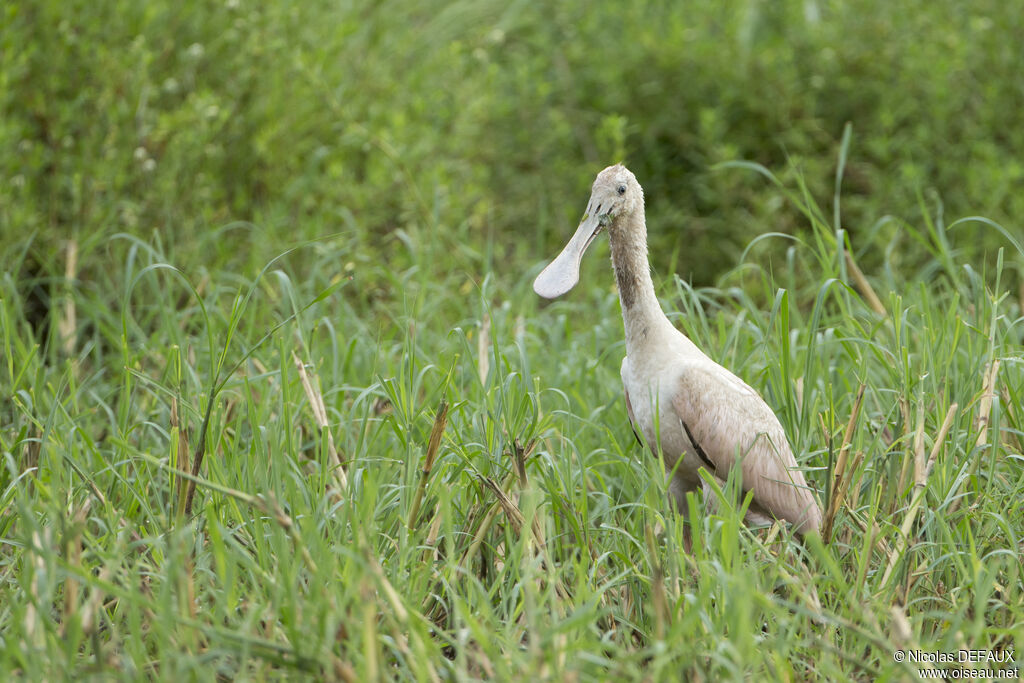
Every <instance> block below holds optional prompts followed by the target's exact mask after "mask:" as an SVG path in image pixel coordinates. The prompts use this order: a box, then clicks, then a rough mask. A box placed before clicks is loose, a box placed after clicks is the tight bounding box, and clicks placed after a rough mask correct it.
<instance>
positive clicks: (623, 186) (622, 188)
mask: <svg viewBox="0 0 1024 683" xmlns="http://www.w3.org/2000/svg"><path fill="white" fill-rule="evenodd" d="M618 193H619V194H620V195H623V194H626V186H625V185H619V189H618Z"/></svg>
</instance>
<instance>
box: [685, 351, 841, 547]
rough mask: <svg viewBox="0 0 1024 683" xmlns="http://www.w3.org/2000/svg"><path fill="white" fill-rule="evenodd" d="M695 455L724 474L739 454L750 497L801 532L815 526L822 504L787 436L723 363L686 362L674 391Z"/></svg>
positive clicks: (764, 406) (753, 392)
mask: <svg viewBox="0 0 1024 683" xmlns="http://www.w3.org/2000/svg"><path fill="white" fill-rule="evenodd" d="M672 409H673V410H674V411H675V414H676V416H677V417H678V418H679V421H680V423H681V424H682V427H683V429H684V430H685V432H686V436H687V438H688V439H689V441H690V443H691V444H692V445H693V449H694V451H695V452H696V454H697V456H698V457H700V458H701V460H703V461H704V462H705V464H707V463H710V464H711V465H712V467H713V469H714V474H717V475H718V476H719V477H720V478H722V479H725V478H726V477H728V476H729V470H730V469H731V468H732V467H733V466H734V465H735V463H736V462H737V460H738V461H739V462H740V463H741V467H742V469H741V473H742V475H743V488H744V489H745V490H748V491H753V493H754V502H755V503H757V505H759V506H760V507H761V508H763V509H764V510H766V511H767V512H769V513H770V514H772V515H774V516H775V517H777V518H779V519H785V520H787V521H790V522H793V523H794V524H796V525H797V530H798V531H800V532H801V533H804V532H807V531H811V530H816V529H817V528H818V526H819V525H820V524H821V510H820V508H819V507H818V504H817V502H816V501H815V499H814V496H813V495H812V494H811V491H810V489H808V487H807V482H806V481H805V480H804V475H803V472H801V471H800V470H798V469H796V467H797V464H796V459H795V458H794V457H793V451H792V450H791V449H790V447H789V442H788V441H786V433H785V431H783V429H782V425H781V424H779V420H778V418H776V417H775V413H773V412H772V410H771V408H769V407H768V405H767V404H766V403H765V402H764V400H763V399H762V398H761V397H760V396H759V395H758V394H757V392H755V391H754V390H753V389H751V388H750V387H749V386H747V384H745V383H744V382H743V381H742V380H740V379H739V378H738V377H736V376H735V375H733V374H732V373H730V372H728V371H727V370H725V369H724V368H721V367H719V366H714V369H711V368H708V367H704V366H703V365H690V366H687V368H686V369H685V370H684V372H683V373H682V376H681V377H680V379H679V386H678V387H677V389H676V391H675V392H674V394H673V396H672Z"/></svg>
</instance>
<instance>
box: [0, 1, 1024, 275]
mask: <svg viewBox="0 0 1024 683" xmlns="http://www.w3.org/2000/svg"><path fill="white" fill-rule="evenodd" d="M1022 9H1024V7H1022V6H1021V3H1020V2H1009V3H1003V2H994V1H982V2H975V3H970V4H963V3H958V2H954V1H953V0H938V1H929V2H925V1H924V0H910V1H909V2H903V3H890V2H882V1H881V0H863V1H861V2H854V3H840V2H819V1H816V0H800V1H799V2H797V1H790V2H781V3H774V2H758V1H756V0H729V1H727V2H716V3H711V2H701V3H686V4H682V3H671V4H662V3H621V2H615V3H611V2H599V3H557V4H555V5H554V6H546V5H534V4H530V3H521V2H514V3H506V2H494V1H491V0H483V1H473V2H438V1H436V0H427V1H425V2H416V3H409V2H378V1H377V0H373V1H370V2H367V1H360V0H355V1H352V2H323V1H313V2H306V3H256V2H243V1H242V0H227V1H226V2H212V1H204V0H193V1H190V2H177V3H171V2H147V3H136V2H124V1H115V0H111V1H108V2H101V3H91V2H81V1H78V2H66V1H64V0H62V1H61V2H57V1H56V0H32V1H31V2H23V1H18V0H11V1H9V2H6V3H4V6H3V9H2V12H3V20H2V21H3V30H2V31H0V45H2V49H0V60H2V62H0V84H2V87H0V106H2V116H0V182H2V183H3V186H4V188H5V190H4V192H3V193H0V221H2V226H0V229H2V234H3V239H4V240H5V241H7V240H10V239H12V238H14V239H21V238H24V237H25V236H35V242H34V246H33V248H32V254H33V255H32V257H31V259H30V260H32V261H33V262H34V263H36V264H37V267H38V269H39V270H40V271H45V272H60V268H59V267H57V266H54V267H53V268H52V270H51V269H50V268H49V267H48V264H47V263H46V262H47V261H48V260H50V259H52V258H54V254H55V253H56V251H57V248H58V247H59V245H60V244H61V242H62V240H65V239H67V238H68V237H72V236H73V237H75V238H76V239H77V241H78V242H79V243H80V244H81V245H82V248H81V251H82V263H83V268H84V269H85V271H86V272H88V270H89V269H90V268H93V269H95V268H102V267H103V262H104V261H103V256H102V254H103V250H102V249H99V250H97V249H96V247H97V246H99V245H102V244H103V243H105V242H106V241H107V239H108V238H109V236H111V235H113V234H115V233H119V232H127V233H131V234H138V235H142V236H147V237H148V236H152V235H154V234H155V235H156V236H157V237H158V238H159V239H160V240H161V241H162V242H163V243H164V244H165V245H166V247H167V248H168V250H169V251H170V252H171V254H173V258H174V259H175V262H176V263H178V264H179V265H182V266H183V267H212V265H211V264H212V263H213V262H215V261H216V262H217V263H225V262H227V263H234V264H235V265H240V264H239V263H238V262H239V261H241V262H242V263H246V264H255V263H263V262H265V261H266V260H267V258H269V257H270V256H273V255H275V254H277V253H280V251H281V250H282V249H284V248H287V246H289V245H291V244H294V243H296V242H297V241H301V240H305V239H313V238H317V237H320V236H323V235H325V234H330V233H335V232H339V231H346V233H345V234H346V237H345V239H346V240H347V241H349V246H350V247H351V249H352V252H353V253H356V254H358V255H359V256H360V258H363V259H368V260H373V259H389V258H395V257H396V256H395V252H396V251H400V250H399V249H398V245H399V241H398V240H399V239H400V238H401V236H402V235H403V234H410V233H420V232H425V231H430V232H429V234H430V236H431V238H432V239H436V240H438V241H439V242H440V243H441V245H442V246H446V247H447V251H448V253H450V254H451V261H450V262H448V263H440V264H436V266H437V267H439V268H444V269H467V270H469V271H470V272H474V273H479V272H480V271H481V269H484V268H490V267H492V266H493V265H494V263H501V264H503V265H502V267H500V268H497V270H499V271H502V269H503V268H507V269H509V270H511V269H513V268H518V270H517V271H515V275H518V274H519V273H520V272H521V271H522V270H523V269H526V268H528V267H530V266H533V265H535V264H537V263H538V262H540V261H541V260H542V259H544V258H545V257H548V256H550V254H551V253H552V251H553V250H555V249H557V248H558V246H559V244H560V243H561V241H562V240H563V239H564V238H565V237H566V236H567V235H568V234H570V232H571V230H572V229H573V228H574V227H575V221H576V219H577V218H578V213H579V212H580V211H581V209H582V206H583V202H584V201H585V199H586V196H587V192H588V187H589V183H590V181H591V179H592V178H593V176H594V174H595V173H596V172H597V171H598V170H600V168H602V167H603V166H605V165H607V164H609V163H613V162H616V161H620V160H624V161H625V162H626V163H627V164H628V165H629V166H631V168H632V169H633V170H634V171H635V172H636V174H637V176H638V178H639V179H640V181H641V183H642V184H643V185H644V187H645V190H646V193H647V197H648V207H649V214H648V223H649V225H650V226H651V229H652V243H653V246H654V247H655V248H654V249H653V252H654V254H655V265H656V267H660V268H662V269H664V268H665V267H673V268H675V269H676V271H677V272H679V273H680V274H681V275H682V276H683V277H684V278H687V277H689V278H692V279H694V280H695V281H698V282H708V281H711V280H713V279H714V277H715V276H716V275H717V274H718V273H720V272H722V271H723V270H725V269H727V268H728V267H729V266H731V265H733V264H734V263H735V259H736V255H737V253H738V252H739V250H740V249H742V247H743V246H744V245H746V244H747V243H748V242H749V240H750V239H751V238H752V237H753V236H755V235H758V234H761V233H764V232H767V231H782V232H789V233H794V232H799V231H801V230H803V229H804V226H805V221H804V219H803V218H802V217H801V215H800V213H799V212H798V211H797V210H796V209H795V208H794V207H792V206H787V205H784V203H783V202H781V201H780V198H779V195H778V193H777V192H776V191H775V188H773V187H771V186H770V185H769V184H768V183H766V182H765V181H764V179H763V178H761V177H760V176H757V175H756V174H752V173H746V172H742V171H737V170H721V169H716V164H718V163H720V162H724V161H729V160H736V159H745V160H751V161H755V162H758V163H761V164H763V165H765V166H766V167H768V168H770V169H772V170H773V171H775V172H776V173H779V174H781V175H782V177H783V178H787V177H789V178H790V179H791V178H792V174H794V173H800V174H801V175H802V176H803V177H804V178H805V179H806V182H807V185H808V190H809V191H810V192H811V194H812V195H813V197H814V199H815V200H816V201H818V202H819V203H822V204H824V205H830V204H831V198H832V194H833V192H834V183H835V172H836V159H837V150H838V146H839V139H840V137H841V135H842V131H843V128H844V125H845V124H846V123H847V122H849V123H851V124H852V126H853V131H854V136H853V144H852V146H851V150H850V158H849V161H848V163H847V166H846V171H845V176H844V178H843V184H842V185H843V186H842V192H843V202H844V204H843V216H844V221H843V226H844V227H846V228H848V229H849V230H850V231H851V234H852V239H853V242H854V245H856V242H857V232H858V230H866V229H869V228H870V227H871V226H873V225H875V224H876V223H877V221H878V220H879V219H880V218H882V216H883V215H884V214H886V213H893V214H895V215H897V216H900V217H901V218H904V219H915V218H916V217H918V216H920V212H921V206H920V205H921V203H922V198H924V199H925V200H926V201H925V206H926V210H927V211H930V212H934V211H936V208H935V207H936V205H937V199H936V198H938V197H941V202H942V203H943V205H944V207H945V211H946V213H948V214H950V215H954V216H960V215H966V214H974V213H978V214H984V215H986V216H989V217H991V218H992V219H994V220H996V221H998V222H1002V223H1004V224H1006V225H1008V226H1009V227H1010V229H1015V228H1016V227H1017V225H1018V223H1017V222H1016V217H1017V216H1020V215H1022V214H1024V193H1021V192H1020V191H1019V190H1020V188H1021V184H1022V181H1024V161H1022V159H1024V127H1021V126H1020V125H1019V124H1020V112H1021V111H1022V110H1024V81H1022V80H1021V78H1020V66H1021V64H1022V63H1024V60H1022V56H1024V55H1022V50H1024V48H1022V43H1021V41H1020V40H1019V37H1020V36H1021V35H1024V11H1021V10H1022ZM787 174H788V176H787ZM234 221H243V222H247V223H249V225H246V226H244V229H232V230H228V231H225V232H224V237H223V240H221V241H222V242H223V245H222V246H221V252H220V253H219V254H211V253H210V248H209V241H208V240H205V239H196V236H197V234H199V233H209V232H210V231H215V230H218V229H220V228H222V227H223V226H225V225H229V224H231V223H232V222H234ZM890 225H891V226H898V225H899V224H898V222H894V223H892V224H890ZM889 229H897V228H896V227H890V228H889ZM990 233H991V231H990ZM990 233H986V235H989V234H990ZM996 238H998V235H995V234H994V233H991V237H986V238H985V239H980V240H969V239H968V240H964V242H965V244H964V245H963V248H965V249H978V248H986V247H991V246H992V245H993V244H994V242H993V241H992V240H994V239H996ZM698 255H699V258H698ZM218 259H219V260H218ZM356 265H358V264H356ZM868 265H869V266H870V261H869V263H868ZM502 276H503V274H502V273H501V272H499V277H502Z"/></svg>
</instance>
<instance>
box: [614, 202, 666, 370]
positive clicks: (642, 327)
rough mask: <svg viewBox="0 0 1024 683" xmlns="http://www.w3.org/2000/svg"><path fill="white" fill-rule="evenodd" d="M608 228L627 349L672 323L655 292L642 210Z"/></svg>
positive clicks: (634, 346) (644, 340) (640, 343)
mask: <svg viewBox="0 0 1024 683" xmlns="http://www.w3.org/2000/svg"><path fill="white" fill-rule="evenodd" d="M620 220H621V221H622V223H621V224H620V225H618V226H616V228H615V229H614V230H611V231H609V235H608V237H609V242H610V243H611V252H612V265H613V266H614V267H615V281H616V283H617V284H618V286H619V303H620V304H621V305H622V321H623V323H624V324H625V327H626V353H627V354H628V353H629V352H630V351H629V350H630V349H631V348H636V347H638V346H640V345H642V344H643V343H644V342H646V341H648V340H649V339H651V337H652V335H653V334H654V333H656V332H658V331H660V330H662V329H663V328H665V327H666V326H668V327H671V323H670V322H669V321H668V318H666V317H665V313H664V312H663V311H662V310H661V305H660V304H659V303H658V298H657V296H655V294H654V281H653V280H651V266H650V264H649V263H648V261H647V224H646V222H645V220H644V213H643V211H642V210H640V211H637V212H635V213H633V214H629V215H626V216H623V217H622V218H621V219H620Z"/></svg>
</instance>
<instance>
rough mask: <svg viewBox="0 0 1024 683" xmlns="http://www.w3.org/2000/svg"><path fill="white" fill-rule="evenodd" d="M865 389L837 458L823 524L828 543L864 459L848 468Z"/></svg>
mask: <svg viewBox="0 0 1024 683" xmlns="http://www.w3.org/2000/svg"><path fill="white" fill-rule="evenodd" d="M864 389H865V385H864V384H861V385H860V387H859V388H858V389H857V396H856V398H854V400H853V407H852V408H851V409H850V419H849V421H848V422H847V423H846V432H845V433H844V434H843V443H842V445H841V446H840V447H839V453H838V455H837V456H836V467H835V472H834V473H833V475H832V495H831V496H829V501H828V509H827V510H825V519H824V522H823V524H822V534H821V537H822V539H823V540H824V541H825V542H826V543H827V542H828V541H829V539H831V538H832V529H833V527H834V525H835V519H836V514H837V513H838V512H839V507H840V506H841V505H842V502H843V497H844V495H845V493H846V490H847V488H848V487H849V484H850V479H851V478H852V476H853V470H855V469H856V467H857V465H858V464H860V459H859V457H863V454H860V456H859V457H858V458H857V460H856V462H855V463H854V465H853V467H849V468H848V467H847V464H848V461H849V455H848V453H849V449H850V443H851V442H852V441H853V432H854V429H855V428H856V426H857V417H858V415H859V414H860V408H861V405H862V404H863V402H864Z"/></svg>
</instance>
